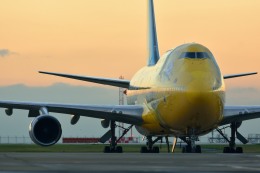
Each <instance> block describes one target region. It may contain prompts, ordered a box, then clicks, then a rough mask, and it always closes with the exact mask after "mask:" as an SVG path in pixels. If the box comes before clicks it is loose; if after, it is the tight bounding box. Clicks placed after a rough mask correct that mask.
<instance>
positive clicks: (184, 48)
mask: <svg viewBox="0 0 260 173" xmlns="http://www.w3.org/2000/svg"><path fill="white" fill-rule="evenodd" d="M130 85H131V88H130V90H128V92H127V102H128V104H132V105H133V104H138V105H143V106H144V108H145V111H144V114H143V116H142V118H143V125H142V126H140V127H137V130H138V131H139V132H140V133H142V134H145V135H165V134H168V135H175V136H187V135H189V134H190V133H191V131H192V133H193V134H194V133H195V134H196V135H202V134H205V133H207V132H209V131H211V130H212V129H214V128H216V127H217V126H218V124H219V122H220V121H221V119H222V116H223V105H224V102H225V86H224V81H223V77H222V75H221V73H220V70H219V67H218V65H217V63H216V61H215V58H214V56H213V55H212V53H211V52H210V51H209V50H208V49H207V48H206V47H204V46H202V45H200V44H196V43H189V44H184V45H181V46H179V47H177V48H175V49H174V50H170V51H168V52H166V54H165V55H164V56H162V57H161V58H160V60H159V61H158V62H157V64H156V65H155V66H151V67H144V68H142V69H141V70H140V71H138V72H137V74H136V75H135V76H134V77H133V79H132V80H131V83H130Z"/></svg>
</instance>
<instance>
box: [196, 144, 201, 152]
mask: <svg viewBox="0 0 260 173" xmlns="http://www.w3.org/2000/svg"><path fill="white" fill-rule="evenodd" d="M195 151H196V153H201V146H200V145H197V146H196V150H195Z"/></svg>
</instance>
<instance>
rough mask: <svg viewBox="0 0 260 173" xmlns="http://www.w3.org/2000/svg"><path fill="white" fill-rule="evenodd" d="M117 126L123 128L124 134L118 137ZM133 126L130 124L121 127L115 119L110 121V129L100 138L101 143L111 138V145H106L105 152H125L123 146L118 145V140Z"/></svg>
mask: <svg viewBox="0 0 260 173" xmlns="http://www.w3.org/2000/svg"><path fill="white" fill-rule="evenodd" d="M116 127H119V128H123V129H124V131H123V134H122V135H121V136H120V137H119V138H118V139H117V137H116V135H115V129H116ZM132 127H133V125H131V126H129V127H128V128H124V127H120V126H117V125H116V122H115V121H111V122H110V130H109V131H108V132H107V133H106V134H104V135H103V136H102V137H101V138H100V142H101V143H105V142H106V141H107V140H108V139H109V138H110V146H105V147H104V153H123V148H122V147H121V146H117V144H118V142H119V141H120V139H121V138H122V137H124V135H125V134H126V133H127V132H128V131H129V130H130V129H131V128H132Z"/></svg>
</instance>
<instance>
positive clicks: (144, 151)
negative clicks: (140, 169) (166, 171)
mask: <svg viewBox="0 0 260 173" xmlns="http://www.w3.org/2000/svg"><path fill="white" fill-rule="evenodd" d="M147 151H148V150H147V147H141V151H140V152H141V153H147Z"/></svg>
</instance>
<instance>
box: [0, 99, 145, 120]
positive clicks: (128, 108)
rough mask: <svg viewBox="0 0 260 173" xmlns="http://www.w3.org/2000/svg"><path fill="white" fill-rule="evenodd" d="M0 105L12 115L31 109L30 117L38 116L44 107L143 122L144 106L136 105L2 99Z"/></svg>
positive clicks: (91, 115) (52, 109)
mask: <svg viewBox="0 0 260 173" xmlns="http://www.w3.org/2000/svg"><path fill="white" fill-rule="evenodd" d="M0 107H2V108H7V109H6V113H7V114H8V115H11V114H12V112H13V109H23V110H29V114H28V116H29V117H36V116H38V115H40V114H42V113H41V111H40V110H42V109H43V108H44V109H45V110H47V111H48V112H53V113H63V114H72V115H79V116H86V117H93V118H99V119H108V120H113V121H118V122H123V123H128V124H133V125H141V124H142V122H143V119H142V114H143V107H142V106H136V105H114V106H113V105H111V106H109V105H73V104H52V103H34V102H16V101H0Z"/></svg>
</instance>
